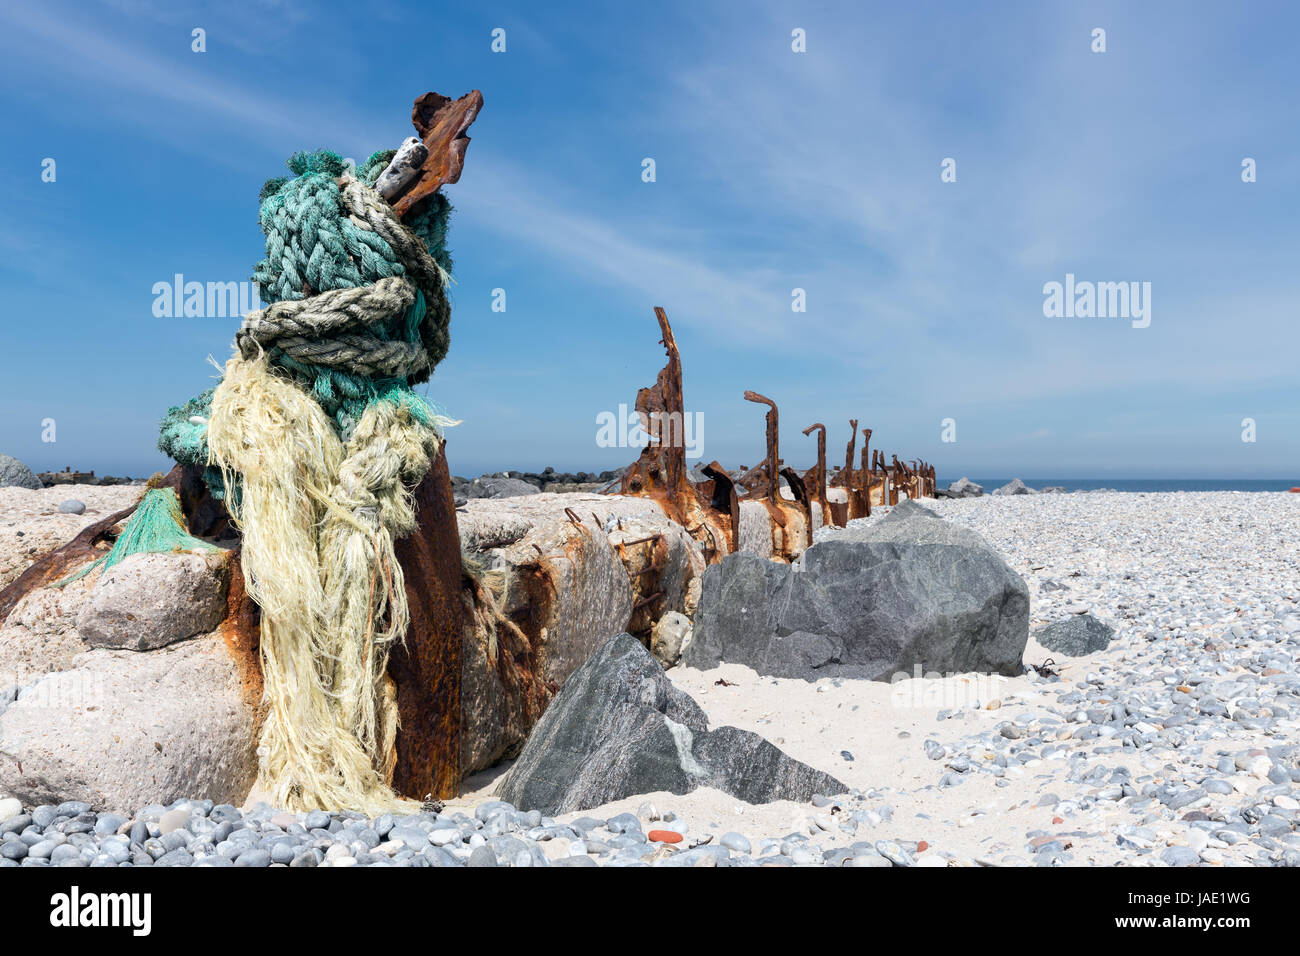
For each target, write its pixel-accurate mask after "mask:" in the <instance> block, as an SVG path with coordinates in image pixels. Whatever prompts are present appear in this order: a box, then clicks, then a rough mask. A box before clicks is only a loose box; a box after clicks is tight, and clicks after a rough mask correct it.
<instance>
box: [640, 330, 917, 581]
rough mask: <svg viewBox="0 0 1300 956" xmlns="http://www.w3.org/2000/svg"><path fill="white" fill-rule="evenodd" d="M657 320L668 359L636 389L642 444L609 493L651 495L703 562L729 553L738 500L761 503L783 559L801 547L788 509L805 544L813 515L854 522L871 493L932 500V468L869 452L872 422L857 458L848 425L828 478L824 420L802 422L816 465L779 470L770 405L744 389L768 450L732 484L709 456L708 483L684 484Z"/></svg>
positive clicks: (677, 418)
mask: <svg viewBox="0 0 1300 956" xmlns="http://www.w3.org/2000/svg"><path fill="white" fill-rule="evenodd" d="M655 317H656V318H657V319H658V320H659V330H660V332H661V334H662V338H661V340H660V341H661V343H662V345H663V346H664V350H665V351H666V352H667V355H668V362H667V364H666V365H665V366H664V367H663V369H662V370H661V371H660V372H659V375H658V378H657V379H656V381H655V384H654V385H653V386H652V387H650V388H643V389H641V390H640V391H639V392H638V393H637V399H636V412H637V415H638V416H639V417H640V419H641V425H642V428H643V429H644V430H645V432H646V434H647V435H648V436H649V441H648V443H647V444H646V446H645V448H644V449H643V450H642V452H641V455H640V457H639V458H637V460H636V461H635V462H633V463H632V465H631V466H630V467H629V468H628V470H627V472H626V473H625V474H624V476H623V481H622V484H621V486H620V488H619V491H618V492H617V493H619V494H623V495H633V496H638V497H648V498H653V499H654V500H656V501H657V502H658V503H659V505H660V506H661V507H662V508H663V510H664V512H665V514H667V515H668V517H670V518H672V519H673V520H675V521H677V522H678V523H679V524H681V525H682V526H683V527H684V528H685V529H686V531H687V533H689V534H690V535H691V536H692V537H694V538H696V540H698V541H699V542H700V543H701V545H702V546H703V548H704V551H705V556H706V558H707V559H708V560H709V561H710V562H714V561H719V560H721V559H722V557H723V556H724V555H726V554H728V553H730V552H732V551H734V550H736V548H737V545H738V543H739V540H740V502H741V501H755V502H759V503H761V504H762V505H763V506H764V508H766V510H767V512H768V515H769V516H770V518H771V521H772V524H773V526H774V527H776V528H779V529H780V530H781V532H782V534H781V536H780V541H781V542H782V546H781V547H780V548H777V549H776V550H777V552H778V554H779V555H780V556H781V557H784V558H786V559H787V560H788V559H789V558H791V557H793V556H794V555H795V554H797V553H798V552H799V551H802V547H795V546H794V543H793V542H792V541H791V540H790V538H789V536H788V535H787V534H786V533H785V532H786V530H787V529H788V528H789V527H790V526H791V523H792V522H791V519H792V517H794V516H795V515H796V514H797V515H799V516H800V517H802V524H803V526H804V528H805V529H806V543H807V544H812V540H813V530H814V518H813V515H814V511H816V512H817V513H818V514H819V517H820V523H822V524H834V525H838V526H840V527H843V526H844V525H846V524H847V523H848V522H849V521H850V520H852V519H854V518H864V517H867V516H869V515H870V514H871V506H872V502H873V499H874V500H875V501H876V502H877V503H878V504H888V505H896V504H897V503H898V501H899V496H900V495H901V494H906V495H907V497H909V498H923V497H933V495H934V489H935V484H934V482H935V474H934V468H933V467H932V466H931V465H929V464H927V463H925V462H923V461H917V460H913V461H912V462H911V463H910V465H909V464H908V463H906V462H902V461H899V459H898V456H896V455H895V456H893V458H892V464H887V463H886V460H885V456H884V455H882V454H881V453H880V451H879V450H876V451H874V452H871V451H870V445H871V429H870V428H864V429H862V435H863V442H862V451H861V455H860V457H857V460H856V462H855V452H856V450H857V436H858V422H857V419H851V420H850V421H849V429H850V436H849V442H848V446H847V448H846V449H845V454H844V467H843V468H841V469H837V470H836V472H835V474H834V475H833V476H832V475H830V474H829V473H828V472H827V469H826V426H825V425H823V424H822V423H821V422H815V423H814V424H812V425H809V426H808V427H807V428H805V429H804V432H803V433H804V434H805V435H811V434H812V433H813V432H814V431H816V432H817V464H816V465H814V466H813V467H812V468H810V469H808V470H807V471H805V472H804V473H803V474H800V473H799V472H797V471H795V470H794V469H793V468H789V467H783V462H782V460H781V455H780V445H779V442H780V428H779V425H780V419H779V413H778V411H777V407H776V402H774V401H772V399H770V398H768V397H767V396H765V395H760V394H759V393H757V392H752V391H746V392H745V396H744V397H745V400H746V401H748V402H754V403H755V404H759V405H766V406H767V413H766V415H765V421H766V449H767V450H766V454H765V455H764V457H763V460H762V461H761V462H760V463H759V464H757V465H755V466H754V467H753V468H751V469H749V470H748V471H747V472H745V473H744V474H743V475H741V477H740V479H739V481H738V482H737V481H733V480H732V478H731V476H730V475H729V474H728V473H727V471H726V469H724V468H723V467H722V465H720V464H719V463H718V462H716V461H714V462H712V463H710V464H709V465H707V466H706V467H704V468H703V469H702V471H703V473H704V475H705V477H706V480H705V481H702V482H698V483H694V484H692V482H691V481H690V480H689V478H688V476H687V469H686V447H685V442H684V441H683V440H682V438H683V433H682V431H681V429H682V427H683V423H684V418H683V416H684V414H685V405H684V402H683V398H682V368H681V357H680V355H679V353H678V351H677V342H676V340H675V339H674V338H673V332H672V328H671V326H670V325H669V324H668V315H667V313H666V312H664V310H663V309H661V308H656V309H655ZM855 465H856V467H855ZM782 478H784V479H785V481H786V484H787V485H789V487H790V494H791V497H790V498H786V497H785V496H784V495H783V494H782V493H781V479H782ZM738 484H739V485H740V486H741V489H743V495H742V494H741V489H738V488H737V485H738ZM828 486H829V487H837V488H842V489H843V490H844V492H845V495H844V497H845V500H844V501H832V500H830V496H829V494H828Z"/></svg>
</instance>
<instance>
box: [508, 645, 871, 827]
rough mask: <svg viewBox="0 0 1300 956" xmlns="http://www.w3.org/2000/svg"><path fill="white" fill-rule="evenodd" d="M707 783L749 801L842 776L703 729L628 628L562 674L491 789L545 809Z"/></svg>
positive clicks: (802, 797)
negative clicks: (552, 696)
mask: <svg viewBox="0 0 1300 956" xmlns="http://www.w3.org/2000/svg"><path fill="white" fill-rule="evenodd" d="M697 787H714V788H717V789H719V790H722V791H724V792H726V793H729V794H731V795H733V796H735V797H738V798H739V799H742V800H746V801H748V802H750V803H769V802H771V801H773V800H797V801H806V800H809V799H810V798H811V797H812V795H813V794H814V793H824V794H836V793H843V792H844V791H845V790H846V789H847V788H846V787H845V786H844V784H842V783H840V781H838V780H836V779H835V778H833V777H831V776H829V775H828V774H825V773H822V772H821V771H820V770H815V769H813V768H812V767H809V766H808V765H806V764H803V763H800V762H799V761H797V760H794V759H792V758H790V757H789V756H787V755H786V754H784V753H782V752H781V751H780V750H778V749H777V748H776V747H775V746H773V745H772V744H771V743H769V742H768V741H766V740H764V739H763V738H762V737H759V736H758V735H757V734H753V733H750V732H749V731H745V730H739V729H737V728H735V727H721V728H719V729H717V730H713V731H710V730H709V726H708V718H707V717H706V716H705V714H704V711H702V710H701V709H700V707H699V705H698V704H696V703H695V701H694V700H692V699H691V698H690V697H689V696H688V695H687V694H685V693H683V692H682V691H680V690H678V689H677V688H676V687H674V686H673V684H672V682H671V681H669V680H668V678H667V676H665V674H664V672H663V668H662V667H660V666H659V664H658V663H657V662H656V661H655V660H654V658H652V657H651V656H650V654H649V652H648V651H646V649H645V648H644V647H643V646H642V645H641V643H640V642H639V641H638V640H637V639H636V638H634V637H632V636H630V635H628V634H619V635H617V636H615V637H612V638H610V639H608V640H607V641H606V642H605V643H604V644H602V645H601V646H600V648H599V649H598V650H597V651H596V652H595V653H594V654H593V655H592V656H591V657H590V658H589V659H588V660H587V661H586V663H584V664H583V665H582V666H581V667H579V668H578V669H577V670H575V671H574V672H573V673H572V674H571V675H569V679H568V680H567V681H565V684H564V687H563V688H561V690H560V693H559V694H558V695H557V696H556V697H555V699H554V700H553V701H552V702H551V705H550V707H548V708H547V710H546V713H545V714H543V715H542V719H541V720H540V721H538V723H537V726H536V727H535V728H534V729H533V733H532V736H531V737H529V739H528V743H527V744H526V745H525V746H524V749H523V752H522V753H521V754H520V756H519V759H518V760H517V761H516V762H515V765H514V766H513V767H511V768H510V771H509V772H508V773H507V774H506V775H505V777H504V778H503V780H502V782H501V786H500V788H499V790H498V796H499V797H500V799H502V800H506V801H508V802H510V803H512V804H514V805H515V806H517V807H519V808H520V809H521V810H540V811H541V812H542V813H545V814H557V813H565V812H569V811H572V810H583V809H587V808H590V807H595V806H599V805H601V804H604V803H608V802H609V801H611V800H620V799H622V798H624V797H630V796H634V795H636V794H641V793H651V792H655V791H660V790H666V791H670V792H672V793H679V794H681V793H688V792H690V791H692V790H694V789H696V788H697Z"/></svg>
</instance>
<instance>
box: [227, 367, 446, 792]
mask: <svg viewBox="0 0 1300 956" xmlns="http://www.w3.org/2000/svg"><path fill="white" fill-rule="evenodd" d="M208 447H209V454H210V462H211V463H212V464H214V465H216V466H218V467H219V468H220V470H221V473H222V478H223V481H224V483H225V487H226V492H227V497H226V502H227V507H228V508H229V510H230V513H231V517H232V518H233V519H234V521H235V522H236V524H237V525H238V526H239V528H240V530H241V531H242V532H243V535H244V542H243V559H242V564H243V569H244V578H245V582H246V584H247V587H248V592H249V594H250V596H251V597H252V598H253V599H254V600H255V601H257V603H258V604H259V605H260V606H261V608H262V651H261V653H262V669H263V678H264V683H265V689H266V690H265V694H266V703H267V718H266V723H265V724H264V728H263V732H262V740H261V744H260V746H259V748H258V753H259V756H260V763H259V777H258V787H259V789H261V790H263V791H265V792H266V793H267V794H268V796H269V798H270V799H271V800H272V801H274V802H275V803H276V804H277V805H280V806H284V807H286V808H288V809H294V810H305V809H342V808H348V809H357V810H365V811H375V812H380V811H382V810H383V809H391V808H392V807H394V806H396V805H398V803H399V800H398V798H397V797H396V796H395V795H394V794H393V793H392V791H391V790H390V789H389V786H388V784H389V782H390V781H391V775H392V772H393V767H394V762H395V759H396V758H395V738H396V730H397V710H396V703H395V697H394V692H393V689H392V687H391V681H389V680H388V678H387V673H386V671H387V661H388V653H389V650H390V648H391V647H392V645H393V643H394V642H395V641H400V640H401V639H402V637H403V635H404V634H405V632H406V627H407V623H408V621H409V611H408V608H407V604H406V591H405V584H404V580H403V576H402V569H401V565H400V564H399V563H398V561H397V559H396V555H395V553H394V550H393V543H394V541H395V540H397V539H398V538H400V537H402V536H404V535H406V534H409V533H410V532H411V531H412V530H414V528H415V512H414V507H413V504H412V500H411V493H410V491H408V490H407V483H408V482H409V483H410V484H412V485H413V484H415V483H417V482H418V481H419V480H420V479H421V478H422V477H423V475H424V473H425V472H426V471H427V470H428V468H429V464H430V460H431V458H432V456H433V455H435V454H437V451H438V447H439V439H438V436H437V433H436V432H435V431H433V429H431V428H429V427H428V426H426V425H424V424H422V423H420V422H419V421H417V420H415V419H414V418H413V417H412V416H411V414H410V412H409V410H407V409H404V408H402V407H400V406H399V405H396V404H394V403H388V402H382V401H380V402H375V403H372V404H371V405H370V406H368V407H367V408H366V410H365V411H364V412H363V413H362V415H361V418H360V420H359V421H358V423H357V427H356V429H355V430H354V432H353V435H352V437H351V439H350V440H349V441H348V442H347V444H346V445H345V444H343V443H342V442H341V441H340V440H339V438H338V437H337V436H336V435H335V433H334V431H333V428H332V426H331V423H330V421H329V419H328V417H327V416H326V415H325V413H324V411H323V410H322V409H321V407H320V406H319V404H317V402H316V401H315V400H314V399H313V398H312V397H311V396H310V395H308V394H307V393H306V392H305V391H303V390H302V389H301V388H300V387H299V386H297V385H296V384H294V383H293V382H292V381H290V380H289V379H288V378H286V377H285V376H283V375H280V374H278V373H277V372H276V371H275V370H274V369H273V368H272V367H271V366H270V365H269V364H268V363H267V361H266V358H265V356H256V357H254V358H251V359H244V358H240V357H235V358H232V359H231V360H230V361H229V362H227V363H226V367H225V377H224V378H223V380H222V382H221V385H220V386H218V388H217V390H216V392H215V393H214V395H213V398H212V414H211V417H210V420H209V422H208ZM236 485H238V487H236Z"/></svg>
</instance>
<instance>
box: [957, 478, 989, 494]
mask: <svg viewBox="0 0 1300 956" xmlns="http://www.w3.org/2000/svg"><path fill="white" fill-rule="evenodd" d="M982 494H984V486H983V485H977V484H975V482H973V481H971V480H970V479H969V478H965V477H963V478H960V479H958V480H957V481H954V482H953V483H952V484H950V485H949V486H948V497H950V498H978V497H979V496H980V495H982Z"/></svg>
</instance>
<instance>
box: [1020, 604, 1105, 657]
mask: <svg viewBox="0 0 1300 956" xmlns="http://www.w3.org/2000/svg"><path fill="white" fill-rule="evenodd" d="M1114 637H1115V631H1114V629H1113V628H1111V627H1110V626H1108V625H1106V624H1103V623H1102V622H1101V621H1099V620H1097V619H1096V618H1095V617H1093V616H1092V615H1091V614H1072V615H1070V616H1069V617H1067V618H1066V619H1065V620H1063V621H1057V622H1056V623H1054V624H1049V625H1047V626H1046V627H1044V628H1040V629H1039V630H1037V631H1035V632H1034V640H1036V641H1037V642H1038V643H1039V644H1041V645H1043V647H1045V648H1047V649H1048V650H1049V651H1055V652H1056V653H1058V654H1065V655H1067V656H1069V657H1083V656H1084V655H1085V654H1095V653H1096V652H1097V651H1104V650H1105V649H1106V648H1107V647H1109V646H1110V642H1111V640H1112V639H1113V638H1114Z"/></svg>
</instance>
